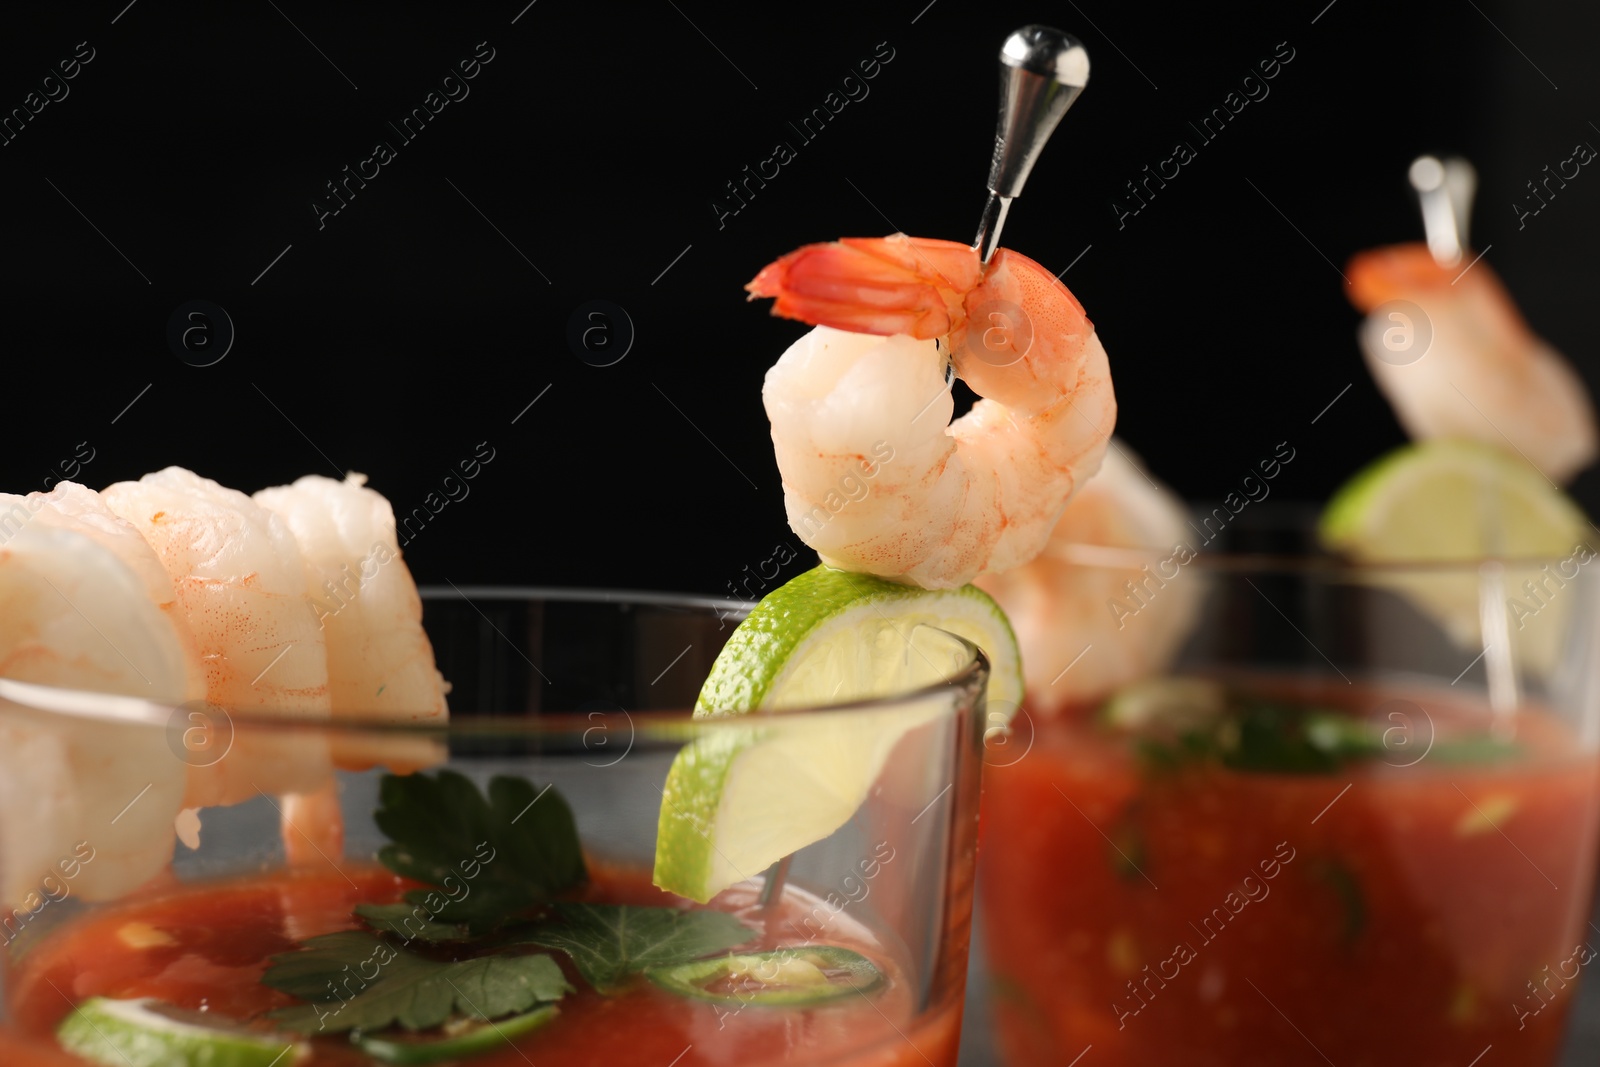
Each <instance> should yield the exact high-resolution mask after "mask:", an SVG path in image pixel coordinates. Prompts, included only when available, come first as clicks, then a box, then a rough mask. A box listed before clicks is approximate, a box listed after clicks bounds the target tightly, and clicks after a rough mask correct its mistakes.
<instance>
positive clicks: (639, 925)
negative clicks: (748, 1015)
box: [518, 904, 757, 993]
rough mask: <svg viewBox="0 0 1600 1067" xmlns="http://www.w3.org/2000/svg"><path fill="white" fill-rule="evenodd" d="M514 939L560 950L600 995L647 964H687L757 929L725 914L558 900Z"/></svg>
mask: <svg viewBox="0 0 1600 1067" xmlns="http://www.w3.org/2000/svg"><path fill="white" fill-rule="evenodd" d="M551 911H552V913H553V917H552V918H551V920H550V921H548V922H544V923H540V924H539V925H538V926H535V927H534V928H532V929H531V930H528V931H527V932H526V933H520V934H519V935H518V940H520V941H523V942H526V943H528V944H534V945H540V946H542V947H544V948H553V949H559V950H560V951H562V952H565V953H566V954H567V955H568V956H570V957H572V962H573V965H574V966H576V967H577V968H578V973H579V974H581V975H583V977H584V979H585V980H587V981H588V983H589V984H590V985H592V986H594V987H595V988H596V989H598V990H599V991H600V992H602V993H607V992H611V991H613V990H615V989H616V988H617V986H618V985H619V984H621V982H622V980H623V978H625V977H626V976H628V975H630V974H637V973H638V972H640V971H642V970H644V969H646V968H647V967H662V966H671V965H673V964H679V963H688V962H689V961H690V960H697V959H699V958H700V957H702V956H709V955H711V954H712V953H715V952H721V951H723V950H725V949H730V948H733V947H734V946H735V945H742V944H744V943H745V942H747V941H750V940H751V939H753V938H754V937H755V936H756V933H757V932H756V931H755V930H753V929H751V928H750V927H748V926H746V925H745V924H744V923H742V922H740V921H739V920H738V919H736V918H734V917H733V916H732V915H729V914H727V913H726V912H720V911H679V910H678V909H677V908H643V907H635V906H633V905H629V904H557V905H555V906H554V907H553V908H552V909H551Z"/></svg>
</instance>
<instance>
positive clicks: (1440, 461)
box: [1319, 440, 1595, 672]
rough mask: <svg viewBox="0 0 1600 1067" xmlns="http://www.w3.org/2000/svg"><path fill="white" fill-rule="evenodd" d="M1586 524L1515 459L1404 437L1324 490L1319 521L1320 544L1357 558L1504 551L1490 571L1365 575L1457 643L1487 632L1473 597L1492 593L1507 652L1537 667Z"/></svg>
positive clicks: (1437, 559)
mask: <svg viewBox="0 0 1600 1067" xmlns="http://www.w3.org/2000/svg"><path fill="white" fill-rule="evenodd" d="M1594 532H1595V531H1594V527H1592V526H1591V525H1590V524H1589V520H1588V519H1587V517H1586V516H1585V515H1584V513H1583V510H1582V509H1581V508H1579V507H1578V505H1577V504H1576V503H1575V502H1574V501H1573V500H1572V499H1571V498H1570V497H1568V496H1567V495H1566V494H1565V493H1563V492H1562V491H1561V490H1559V489H1557V488H1556V487H1555V486H1554V485H1552V484H1551V483H1550V482H1549V481H1548V480H1547V479H1546V478H1545V477H1544V475H1542V474H1540V473H1539V471H1538V470H1537V469H1535V468H1534V467H1533V466H1532V465H1531V464H1529V463H1528V462H1526V461H1525V460H1523V459H1522V458H1521V457H1519V456H1517V455H1515V454H1513V453H1510V452H1505V451H1502V450H1500V449H1498V448H1495V447H1494V446H1492V445H1487V444H1482V443H1479V442H1474V441H1453V440H1436V441H1427V442H1422V443H1419V444H1412V445H1405V446H1403V447H1401V448H1398V449H1396V450H1395V451H1393V452H1391V453H1389V454H1388V455H1387V456H1384V457H1382V458H1381V459H1379V460H1377V461H1376V462H1374V463H1372V464H1371V465H1370V466H1368V467H1366V468H1365V469H1364V470H1362V471H1360V472H1359V473H1357V474H1356V475H1355V477H1353V478H1351V479H1350V481H1349V482H1347V483H1345V485H1344V487H1343V488H1341V489H1340V490H1339V491H1338V492H1337V493H1335V494H1334V497H1333V499H1332V501H1330V502H1329V504H1328V507H1327V509H1326V510H1325V511H1324V512H1323V515H1322V520H1321V523H1320V526H1319V534H1320V536H1321V539H1322V542H1323V544H1324V545H1326V546H1327V547H1328V548H1330V549H1333V550H1335V551H1338V552H1341V553H1343V554H1345V555H1346V556H1348V557H1350V558H1352V559H1355V560H1357V561H1361V562H1380V563H1407V562H1419V563H1448V562H1460V561H1471V560H1476V559H1482V558H1486V557H1494V558H1499V559H1502V560H1505V561H1507V562H1506V563H1505V565H1504V569H1503V573H1502V574H1500V575H1498V576H1491V577H1485V576H1483V575H1479V574H1478V573H1476V572H1475V571H1468V570H1449V569H1439V570H1435V571H1432V572H1430V571H1428V570H1426V569H1418V570H1414V571H1396V572H1394V573H1392V574H1384V573H1382V572H1378V573H1376V574H1375V575H1374V577H1373V579H1372V581H1373V583H1374V584H1382V585H1385V586H1387V587H1389V588H1392V589H1394V590H1395V591H1396V592H1398V593H1400V594H1401V595H1403V596H1405V597H1407V598H1408V599H1409V600H1411V601H1412V603H1413V604H1415V605H1416V606H1417V607H1418V608H1419V609H1420V610H1421V611H1423V612H1424V613H1425V614H1427V615H1429V616H1431V617H1432V618H1434V619H1435V620H1436V621H1437V622H1439V624H1440V625H1441V626H1443V627H1444V629H1445V630H1446V632H1448V633H1449V634H1450V635H1451V636H1452V637H1453V638H1454V639H1455V640H1456V641H1458V642H1459V643H1461V644H1462V645H1463V646H1472V645H1474V644H1478V645H1479V647H1481V642H1484V641H1486V640H1487V639H1488V638H1486V637H1485V636H1484V635H1483V634H1482V632H1481V625H1482V619H1483V609H1484V607H1485V602H1484V598H1485V597H1486V596H1487V597H1492V598H1494V599H1497V600H1503V601H1504V603H1505V606H1506V612H1505V614H1506V620H1507V629H1508V631H1509V633H1510V636H1511V641H1512V645H1513V648H1514V649H1515V651H1516V654H1517V657H1518V659H1519V661H1520V662H1521V663H1522V664H1523V666H1524V667H1526V668H1530V669H1532V670H1535V671H1541V672H1542V671H1548V670H1549V669H1550V668H1551V667H1553V666H1554V664H1555V661H1556V659H1557V658H1558V656H1559V654H1560V649H1561V644H1562V642H1563V640H1564V639H1565V635H1566V629H1567V628H1566V626H1565V625H1564V622H1565V619H1566V617H1567V614H1568V612H1569V611H1570V608H1571V603H1570V602H1571V601H1572V599H1573V598H1572V597H1570V596H1568V597H1563V596H1561V595H1560V589H1561V587H1563V586H1564V585H1565V582H1566V581H1567V580H1570V579H1571V578H1573V577H1575V576H1576V573H1577V569H1578V567H1579V566H1581V565H1582V564H1584V563H1587V562H1588V561H1589V560H1590V559H1592V558H1593V556H1594V553H1593V551H1592V550H1591V549H1590V548H1589V547H1588V545H1587V544H1586V542H1589V541H1592V540H1594V538H1592V537H1591V536H1590V535H1591V534H1593V533H1594ZM1517 561H1549V562H1543V563H1541V562H1531V563H1529V562H1517ZM1563 575H1564V577H1563ZM1528 582H1531V583H1533V591H1531V592H1530V591H1529V589H1528V588H1527V587H1526V586H1525V583H1528ZM1497 610H1498V606H1496V610H1495V611H1491V612H1490V614H1491V616H1492V615H1494V614H1496V613H1497Z"/></svg>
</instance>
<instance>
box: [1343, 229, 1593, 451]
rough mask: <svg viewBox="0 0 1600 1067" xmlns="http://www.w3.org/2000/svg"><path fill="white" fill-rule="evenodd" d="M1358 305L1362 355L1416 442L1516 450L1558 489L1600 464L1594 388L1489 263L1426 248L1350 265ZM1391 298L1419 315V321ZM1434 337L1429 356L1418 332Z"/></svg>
mask: <svg viewBox="0 0 1600 1067" xmlns="http://www.w3.org/2000/svg"><path fill="white" fill-rule="evenodd" d="M1348 273H1349V278H1350V299H1351V301H1352V302H1353V303H1354V304H1355V305H1356V306H1357V307H1358V308H1360V309H1361V310H1362V311H1363V312H1366V313H1367V316H1368V317H1367V319H1366V321H1365V322H1364V323H1363V324H1362V327H1361V335H1360V336H1361V347H1362V350H1363V352H1364V354H1365V356H1366V361H1367V366H1368V368H1369V369H1370V370H1371V371H1372V376H1373V378H1375V379H1376V380H1377V382H1378V386H1379V388H1381V389H1382V390H1383V393H1384V395H1385V396H1386V397H1388V399H1389V403H1390V404H1391V405H1393V407H1394V410H1395V414H1396V415H1397V416H1398V417H1399V419H1400V423H1401V425H1402V426H1404V427H1405V430H1406V432H1407V433H1408V434H1410V435H1411V437H1413V438H1414V439H1417V440H1426V439H1429V438H1436V437H1449V438H1466V439H1468V440H1478V441H1485V442H1487V443H1489V444H1492V445H1495V446H1496V447H1499V446H1502V445H1503V444H1504V443H1506V442H1510V444H1511V445H1512V446H1513V447H1514V448H1515V449H1516V450H1517V451H1519V452H1521V453H1522V454H1523V455H1524V456H1525V457H1527V459H1528V460H1529V462H1531V463H1532V464H1533V465H1534V466H1536V467H1538V468H1539V469H1540V470H1541V471H1543V472H1544V474H1545V476H1546V477H1548V478H1550V479H1552V480H1554V481H1556V482H1567V481H1569V480H1570V479H1571V478H1572V477H1573V476H1574V475H1575V474H1577V472H1578V471H1580V470H1582V469H1583V468H1584V467H1587V466H1588V465H1589V464H1591V463H1593V462H1594V460H1595V457H1596V453H1597V446H1600V435H1597V432H1596V427H1595V413H1594V405H1593V404H1592V403H1591V402H1590V400H1589V395H1588V390H1587V389H1586V388H1585V387H1584V385H1583V382H1582V380H1581V379H1579V377H1578V375H1577V372H1576V371H1574V370H1573V368H1572V366H1571V364H1569V363H1568V362H1567V361H1566V359H1565V358H1563V357H1562V355H1561V354H1560V353H1559V352H1557V351H1556V350H1555V349H1554V348H1552V347H1550V345H1548V344H1547V343H1545V342H1544V341H1543V340H1541V339H1540V338H1539V337H1538V336H1537V335H1535V334H1534V332H1533V331H1532V330H1531V329H1530V328H1529V327H1528V324H1527V322H1526V321H1525V320H1524V319H1523V317H1522V315H1521V313H1520V312H1518V310H1517V306H1516V304H1514V303H1513V302H1512V300H1511V297H1510V296H1509V295H1508V294H1507V293H1506V290H1505V286H1504V285H1503V284H1501V282H1500V279H1499V278H1498V277H1497V276H1496V275H1495V273H1494V271H1493V270H1492V269H1491V268H1490V267H1489V264H1487V263H1485V262H1481V261H1479V262H1475V263H1473V264H1472V265H1471V266H1470V267H1469V268H1468V269H1467V270H1465V271H1461V270H1460V269H1459V268H1458V267H1444V266H1441V265H1440V264H1439V263H1437V262H1435V260H1434V257H1433V255H1432V253H1430V251H1429V250H1428V246H1427V245H1425V244H1422V243H1420V242H1418V243H1414V244H1403V245H1395V246H1392V247H1389V248H1377V249H1373V250H1371V251H1369V252H1363V253H1361V254H1360V255H1358V256H1356V257H1355V258H1353V259H1352V260H1351V261H1350V266H1349V268H1348ZM1392 301H1407V302H1410V303H1411V304H1414V305H1415V306H1416V308H1418V309H1420V310H1421V312H1422V313H1423V315H1424V316H1425V321H1423V322H1411V321H1408V316H1407V315H1406V313H1405V311H1399V312H1395V311H1394V309H1393V308H1391V307H1389V306H1388V305H1389V304H1390V302H1392ZM1419 330H1426V331H1428V332H1429V333H1431V338H1430V339H1429V341H1428V343H1427V347H1426V349H1425V350H1424V351H1420V352H1418V351H1415V350H1414V349H1413V348H1412V346H1413V345H1417V346H1420V344H1421V343H1422V342H1421V340H1420V338H1419V337H1418V336H1417V334H1416V331H1419Z"/></svg>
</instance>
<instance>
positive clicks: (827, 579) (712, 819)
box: [655, 566, 1022, 903]
mask: <svg viewBox="0 0 1600 1067" xmlns="http://www.w3.org/2000/svg"><path fill="white" fill-rule="evenodd" d="M952 634H954V635H955V636H956V637H958V638H961V639H962V640H959V641H958V640H954V639H952V637H951V636H950V635H952ZM965 642H971V643H972V644H974V645H976V646H978V647H979V648H980V649H982V650H983V652H984V654H985V656H986V657H987V658H988V659H989V663H990V668H991V673H990V676H989V685H988V703H989V704H990V705H992V706H993V707H994V708H996V709H999V710H1001V711H1003V712H1004V713H1006V714H1007V715H1009V714H1010V713H1011V712H1013V711H1015V709H1016V708H1017V706H1018V704H1019V703H1020V702H1021V700H1022V664H1021V656H1020V654H1019V653H1018V651H1017V640H1016V636H1015V635H1014V634H1013V633H1012V632H1011V624H1010V623H1009V622H1007V621H1006V617H1005V614H1004V613H1003V612H1002V611H1001V610H1000V606H999V605H998V604H996V603H995V602H994V601H993V600H992V599H990V597H989V595H988V594H987V593H984V592H983V591H981V590H979V589H977V588H975V587H973V586H964V587H962V588H960V589H951V590H924V589H918V588H916V587H913V586H905V585H900V584H898V583H895V582H890V581H886V580H884V579H882V578H876V577H873V576H872V575H866V574H855V573H852V572H849V571H840V570H835V569H833V568H831V567H827V566H822V567H818V568H816V569H815V570H811V571H807V572H806V573H805V574H802V575H800V576H799V577H797V578H794V579H793V580H791V581H789V582H788V583H786V584H784V585H782V586H780V587H779V588H777V589H775V590H773V591H772V592H771V593H769V594H768V595H767V596H766V598H765V599H763V600H762V601H761V603H760V604H758V605H757V606H756V608H755V610H753V611H752V612H751V613H750V615H749V617H748V618H746V619H745V621H744V622H743V623H741V624H740V625H739V628H738V629H737V630H735V631H734V633H733V635H732V636H731V637H730V638H729V639H728V643H727V644H726V645H725V646H724V647H723V649H722V652H721V654H720V655H719V656H718V657H717V660H716V662H715V663H714V664H712V667H711V673H710V674H709V675H708V676H707V678H706V681H705V685H704V686H703V687H702V688H701V690H700V698H699V700H698V701H697V703H696V706H695V715H696V717H716V716H722V715H729V716H732V715H736V714H738V713H741V712H747V711H753V710H782V709H784V708H802V707H803V708H816V707H819V706H824V705H831V704H847V703H849V702H852V701H868V700H872V699H875V698H881V697H890V696H894V695H895V694H898V693H911V692H915V691H917V690H920V689H925V688H926V687H928V686H932V685H936V684H937V683H938V682H939V681H941V680H943V679H945V678H949V677H951V676H952V675H954V674H955V673H957V672H958V671H959V670H960V669H961V667H962V666H963V665H964V664H965V663H966V662H967V659H968V656H969V654H970V653H969V652H968V649H967V646H966V644H965ZM948 700H949V698H948V696H946V695H944V694H939V693H937V692H935V693H932V694H929V695H925V696H923V697H921V698H916V699H911V700H907V701H896V702H894V703H892V704H885V705H881V706H870V705H869V706H863V707H854V708H842V709H840V710H838V711H807V712H806V713H805V714H804V716H796V717H794V718H793V719H790V720H788V721H785V722H784V723H782V724H781V725H780V724H772V723H770V722H768V723H766V724H758V723H752V724H751V725H750V726H749V727H748V728H729V729H725V730H710V731H706V732H705V733H702V734H700V735H698V736H697V737H696V738H695V739H694V740H693V741H691V742H690V743H689V744H688V745H686V746H684V748H683V749H682V750H680V751H679V753H678V756H677V758H676V759H675V760H674V761H673V764H672V768H671V770H670V771H669V772H668V774H667V780H666V784H665V786H664V787H663V790H662V802H661V819H660V824H659V827H658V830H657V837H656V863H655V883H656V885H658V886H660V887H661V888H662V889H665V890H667V891H669V892H672V893H676V894H678V895H679V896H683V897H688V898H689V899H690V900H695V901H699V902H701V903H704V902H705V901H708V900H710V899H711V898H712V897H713V896H715V895H716V894H718V893H720V892H721V891H722V890H724V889H726V888H728V887H729V886H731V885H734V884H736V883H738V882H742V881H744V880H746V879H747V878H750V877H753V876H755V875H757V874H760V873H761V872H762V871H764V870H766V869H767V868H768V867H769V866H771V865H772V864H773V863H774V862H776V861H778V860H780V859H782V858H783V857H785V856H787V855H789V854H790V853H793V852H795V851H798V850H799V849H801V848H803V847H805V846H806V845H809V844H812V843H814V842H816V841H820V840H822V839H823V838H825V837H827V836H828V835H830V834H832V833H833V832H834V831H835V830H837V829H838V828H839V827H841V826H843V825H844V824H845V823H846V822H848V821H849V819H850V817H851V816H852V815H854V814H855V812H856V810H857V809H858V808H859V807H860V806H861V804H862V802H863V801H864V800H865V799H866V797H867V792H868V790H869V789H871V787H872V785H873V783H874V782H875V781H876V780H877V778H878V775H879V774H880V773H881V772H882V770H883V766H884V763H885V761H886V760H887V759H888V757H889V754H890V753H891V752H892V751H893V750H894V748H895V746H896V745H897V744H898V743H899V741H900V739H901V738H902V737H904V736H905V735H906V734H907V733H909V732H911V731H912V730H914V729H915V728H916V727H918V726H920V725H922V724H924V723H927V722H930V721H932V720H934V719H936V718H937V717H938V716H939V715H940V714H942V713H943V712H944V709H945V708H946V707H947V706H948Z"/></svg>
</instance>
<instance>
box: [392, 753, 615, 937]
mask: <svg viewBox="0 0 1600 1067" xmlns="http://www.w3.org/2000/svg"><path fill="white" fill-rule="evenodd" d="M378 796H379V800H380V803H381V805H382V806H381V807H380V808H379V809H378V811H377V812H376V813H375V815H374V820H375V821H376V822H377V824H378V828H379V829H380V830H382V831H383V832H384V833H385V834H387V835H388V837H389V840H390V841H391V842H392V843H391V844H389V845H385V846H384V847H383V848H382V849H381V850H380V851H379V852H378V859H379V860H380V861H381V862H382V863H383V865H384V866H386V867H388V868H389V869H390V870H391V871H394V872H395V873H396V874H399V875H403V876H405V877H407V878H414V879H416V880H417V881H419V882H426V883H427V884H429V885H432V886H437V887H439V888H438V889H437V890H431V891H430V890H413V891H412V892H411V893H408V894H407V895H406V900H407V901H409V902H410V903H412V904H413V905H421V906H423V907H425V908H426V909H427V911H428V912H429V913H431V914H432V916H433V917H434V918H435V919H436V920H437V921H439V922H441V923H445V924H465V925H468V926H470V927H471V928H472V929H474V930H483V929H487V928H491V927H494V926H496V925H498V924H500V923H501V922H503V921H505V920H506V919H508V918H510V917H512V916H513V915H515V914H516V913H517V912H519V911H524V910H527V909H528V908H530V907H532V906H534V905H537V904H541V903H543V902H545V901H548V900H550V899H551V898H553V897H554V896H556V895H558V894H560V893H563V892H565V891H567V890H569V889H573V888H576V887H577V886H579V885H582V884H583V883H584V882H585V881H586V880H587V878H588V872H587V870H586V868H585V867H584V862H583V851H582V848H581V846H580V845H579V842H578V830H577V825H576V823H575V822H574V820H573V817H572V809H571V808H570V807H568V806H567V802H566V800H565V799H564V798H563V797H562V796H561V794H560V793H558V792H557V791H556V790H554V789H553V788H551V787H550V786H545V787H544V788H543V789H538V788H536V787H535V786H534V785H533V783H531V782H529V781H528V780H526V779H524V778H509V777H497V778H494V779H493V780H491V781H490V782H489V789H488V795H487V797H485V795H484V794H483V793H480V792H479V791H478V787H477V786H475V785H473V783H472V781H471V780H470V779H468V778H467V777H466V776H464V775H461V774H457V773H456V772H454V771H440V772H439V773H438V774H437V775H435V776H432V777H430V776H428V775H424V774H411V775H404V776H401V775H392V774H391V775H385V776H384V779H383V782H382V784H381V786H380V787H379V793H378Z"/></svg>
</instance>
